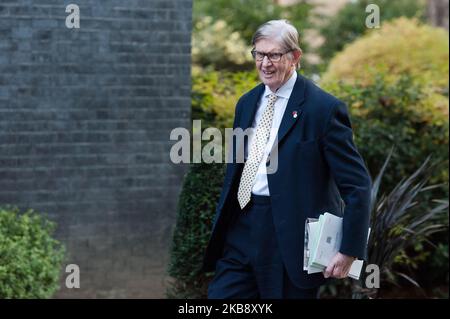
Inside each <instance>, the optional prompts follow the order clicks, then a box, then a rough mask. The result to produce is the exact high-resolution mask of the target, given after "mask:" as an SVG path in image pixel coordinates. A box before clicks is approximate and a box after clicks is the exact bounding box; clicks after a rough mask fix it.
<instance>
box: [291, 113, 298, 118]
mask: <svg viewBox="0 0 450 319" xmlns="http://www.w3.org/2000/svg"><path fill="white" fill-rule="evenodd" d="M297 116H298V115H297V111H294V112H292V117H293V118H294V119H296V118H297Z"/></svg>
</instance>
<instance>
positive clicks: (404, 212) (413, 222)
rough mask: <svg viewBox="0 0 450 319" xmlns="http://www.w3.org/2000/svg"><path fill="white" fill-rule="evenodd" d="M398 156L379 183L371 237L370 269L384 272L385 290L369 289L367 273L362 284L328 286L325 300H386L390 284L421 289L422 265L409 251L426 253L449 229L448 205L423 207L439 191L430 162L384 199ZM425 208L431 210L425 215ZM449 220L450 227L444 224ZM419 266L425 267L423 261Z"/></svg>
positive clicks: (381, 174) (375, 189) (374, 195)
mask: <svg viewBox="0 0 450 319" xmlns="http://www.w3.org/2000/svg"><path fill="white" fill-rule="evenodd" d="M392 155H393V150H391V152H390V153H389V155H388V157H387V159H386V161H385V163H384V165H383V167H382V168H381V170H380V172H379V173H378V175H377V177H376V179H375V180H374V183H373V187H372V191H371V209H370V211H371V225H370V227H371V232H370V238H369V242H368V260H367V263H366V265H367V264H375V265H377V266H378V267H379V269H380V274H381V278H380V281H381V285H380V287H381V288H382V289H367V288H363V287H365V285H364V282H365V277H366V275H367V274H366V273H365V272H364V271H363V272H362V273H361V278H360V280H359V281H353V280H352V281H349V280H344V281H334V282H332V283H330V284H328V285H326V286H324V287H323V289H322V294H321V295H322V296H324V297H328V296H330V295H331V296H333V297H337V296H340V297H347V298H349V297H350V292H351V290H353V298H364V297H372V298H373V297H377V296H380V295H383V293H385V292H386V287H389V283H393V284H394V285H397V286H400V284H399V281H400V279H404V280H405V281H406V282H408V283H409V286H410V287H411V286H413V287H414V286H416V287H419V288H420V280H418V278H416V277H417V273H416V272H415V269H416V268H417V264H416V261H418V260H417V258H411V256H410V255H409V253H408V251H409V250H411V248H414V247H418V248H419V249H423V246H424V245H425V244H426V243H429V239H430V238H431V235H432V234H434V233H437V232H442V231H445V230H447V229H448V219H446V218H442V217H443V216H444V217H445V216H446V212H447V209H448V200H433V201H431V200H430V201H429V202H427V203H422V205H419V203H420V202H419V197H418V195H419V194H420V193H422V192H429V191H430V190H432V189H433V188H434V187H438V186H437V185H432V186H429V185H427V184H428V181H429V178H430V176H431V174H432V171H433V165H431V164H430V160H429V158H427V159H426V160H425V161H424V162H423V164H422V165H421V166H420V167H419V168H418V169H417V170H416V171H415V172H414V173H413V174H411V175H410V176H408V177H405V178H401V177H399V178H398V182H397V184H396V185H395V187H394V189H392V191H390V192H389V193H385V194H382V195H381V196H378V193H379V190H380V185H381V183H382V179H383V178H384V174H385V172H386V167H387V166H388V163H389V161H390V159H391V157H392ZM421 207H429V208H428V209H426V210H423V209H422V208H421ZM443 220H444V221H445V223H441V222H442V221H443ZM439 247H441V245H438V246H437V247H436V246H434V248H435V249H434V251H435V252H436V253H439V252H440V248H439ZM447 257H448V255H447ZM419 261H422V262H423V260H419ZM441 266H442V269H447V274H448V263H447V264H446V265H441ZM405 272H407V273H405ZM445 280H447V283H448V275H447V277H446V276H445V275H444V276H441V277H440V278H436V282H440V281H445ZM351 286H352V287H351ZM351 288H352V289H351ZM400 294H404V292H401V293H400Z"/></svg>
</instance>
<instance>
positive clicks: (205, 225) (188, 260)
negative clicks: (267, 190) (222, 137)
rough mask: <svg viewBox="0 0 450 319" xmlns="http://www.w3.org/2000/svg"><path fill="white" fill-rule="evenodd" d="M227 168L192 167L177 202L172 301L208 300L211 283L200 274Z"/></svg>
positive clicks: (210, 166) (216, 166) (172, 253)
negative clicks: (185, 299) (181, 299)
mask: <svg viewBox="0 0 450 319" xmlns="http://www.w3.org/2000/svg"><path fill="white" fill-rule="evenodd" d="M224 167H225V166H224V164H204V163H201V164H191V166H190V169H189V171H188V173H187V175H186V176H185V179H184V183H183V189H182V191H181V194H180V197H179V201H178V213H177V223H176V227H175V232H174V237H173V242H172V248H171V261H170V265H169V275H170V276H171V277H173V278H174V282H173V284H172V285H171V287H170V288H169V289H168V291H167V295H168V297H169V298H205V297H206V290H207V285H208V283H209V280H210V279H211V278H210V277H209V276H208V275H207V274H204V273H201V272H200V267H201V264H202V260H203V256H204V251H205V248H206V244H207V242H208V239H209V236H210V233H211V227H212V220H213V217H214V212H215V209H216V204H217V201H218V200H219V195H220V190H221V188H222V183H223V178H224V173H225V171H224Z"/></svg>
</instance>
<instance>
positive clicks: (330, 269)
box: [323, 263, 334, 278]
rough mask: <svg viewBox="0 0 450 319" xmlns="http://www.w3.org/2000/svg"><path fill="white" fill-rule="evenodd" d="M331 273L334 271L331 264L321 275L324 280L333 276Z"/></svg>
mask: <svg viewBox="0 0 450 319" xmlns="http://www.w3.org/2000/svg"><path fill="white" fill-rule="evenodd" d="M333 271H334V264H333V263H331V264H329V265H328V267H327V269H325V271H324V273H323V276H324V277H325V278H328V277H330V276H331V275H332V274H333Z"/></svg>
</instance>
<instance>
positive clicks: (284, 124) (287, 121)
mask: <svg viewBox="0 0 450 319" xmlns="http://www.w3.org/2000/svg"><path fill="white" fill-rule="evenodd" d="M304 100H305V79H304V78H303V77H302V76H301V75H300V74H298V75H297V80H296V81H295V85H294V89H293V90H292V93H291V96H290V98H289V101H288V104H287V106H286V110H285V111H284V114H283V118H282V120H281V124H280V128H279V129H278V144H279V143H280V142H281V141H282V140H283V138H284V137H285V136H286V134H287V133H288V132H289V130H290V129H291V127H292V126H293V125H294V124H295V123H296V122H297V121H299V119H300V118H301V117H300V114H301V111H302V110H301V109H300V106H301V105H302V104H303V101H304Z"/></svg>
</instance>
